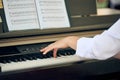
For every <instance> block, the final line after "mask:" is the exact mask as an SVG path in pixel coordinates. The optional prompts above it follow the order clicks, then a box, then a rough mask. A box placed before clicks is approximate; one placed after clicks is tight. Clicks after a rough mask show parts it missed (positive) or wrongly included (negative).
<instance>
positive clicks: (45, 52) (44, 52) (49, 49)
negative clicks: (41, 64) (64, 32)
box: [43, 48, 53, 54]
mask: <svg viewBox="0 0 120 80" xmlns="http://www.w3.org/2000/svg"><path fill="white" fill-rule="evenodd" d="M51 50H53V48H46V49H45V50H44V51H43V54H47V53H48V52H49V51H51Z"/></svg>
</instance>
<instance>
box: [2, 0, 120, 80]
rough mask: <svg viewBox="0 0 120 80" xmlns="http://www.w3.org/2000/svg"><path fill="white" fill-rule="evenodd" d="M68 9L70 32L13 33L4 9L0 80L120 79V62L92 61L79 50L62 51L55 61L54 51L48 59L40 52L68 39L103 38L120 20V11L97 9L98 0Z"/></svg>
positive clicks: (75, 2) (70, 1) (69, 0)
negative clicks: (80, 54)
mask: <svg viewBox="0 0 120 80" xmlns="http://www.w3.org/2000/svg"><path fill="white" fill-rule="evenodd" d="M83 4H84V5H83ZM89 4H91V5H89ZM66 5H67V8H69V12H70V20H71V27H70V28H58V29H45V30H22V31H13V32H12V31H11V32H9V31H8V32H7V31H6V28H7V24H6V20H5V15H4V10H3V7H1V9H0V16H1V21H0V29H1V30H0V80H25V79H29V80H40V79H42V80H50V79H52V80H64V79H66V80H67V79H69V80H79V79H83V77H84V78H86V77H87V78H89V79H88V80H90V78H92V80H94V79H95V80H96V79H97V80H99V79H100V80H101V79H102V80H103V79H105V80H107V79H114V78H118V76H119V74H120V68H119V67H120V61H119V60H118V59H114V58H112V59H108V60H103V61H99V60H90V59H86V58H82V57H79V56H77V55H75V50H73V49H71V48H66V49H59V50H58V52H57V58H53V54H52V51H50V52H49V53H48V54H46V55H43V54H42V53H41V52H40V49H41V48H43V47H45V46H47V45H49V44H51V43H53V42H54V41H56V40H59V39H61V38H64V37H66V36H79V37H83V36H84V37H93V36H94V35H97V34H100V33H102V32H103V31H104V30H105V29H108V28H109V27H110V26H111V25H112V24H113V23H114V22H115V21H116V20H117V19H118V18H119V17H120V11H119V10H112V9H107V8H105V9H96V0H66ZM111 75H112V76H111ZM96 76H97V77H96ZM93 77H94V78H93ZM95 77H96V78H95ZM84 80H85V79H84Z"/></svg>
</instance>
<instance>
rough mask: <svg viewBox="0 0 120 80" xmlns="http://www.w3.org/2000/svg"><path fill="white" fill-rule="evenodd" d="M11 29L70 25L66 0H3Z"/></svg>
mask: <svg viewBox="0 0 120 80" xmlns="http://www.w3.org/2000/svg"><path fill="white" fill-rule="evenodd" d="M3 6H4V11H5V16H6V21H7V25H8V29H9V31H14V30H26V29H48V28H62V27H70V23H69V18H68V14H67V10H66V6H65V2H64V0H3Z"/></svg>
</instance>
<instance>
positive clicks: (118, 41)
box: [76, 19, 120, 60]
mask: <svg viewBox="0 0 120 80" xmlns="http://www.w3.org/2000/svg"><path fill="white" fill-rule="evenodd" d="M119 52H120V19H119V20H118V21H117V22H116V23H115V24H113V25H112V26H111V27H110V28H109V29H108V30H106V31H104V32H103V33H102V34H100V35H96V36H94V37H93V38H86V37H82V38H80V39H79V40H78V41H77V49H76V55H79V56H81V57H85V58H90V59H100V60H103V59H107V58H110V57H112V56H114V55H115V54H117V53H119Z"/></svg>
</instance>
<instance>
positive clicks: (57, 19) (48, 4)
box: [36, 0, 70, 29]
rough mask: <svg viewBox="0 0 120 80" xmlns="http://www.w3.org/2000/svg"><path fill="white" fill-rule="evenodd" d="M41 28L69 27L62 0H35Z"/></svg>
mask: <svg viewBox="0 0 120 80" xmlns="http://www.w3.org/2000/svg"><path fill="white" fill-rule="evenodd" d="M36 5H37V11H38V16H39V21H40V26H41V29H46V28H62V27H70V23H69V18H68V15H67V10H66V6H65V1H64V0H36Z"/></svg>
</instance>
